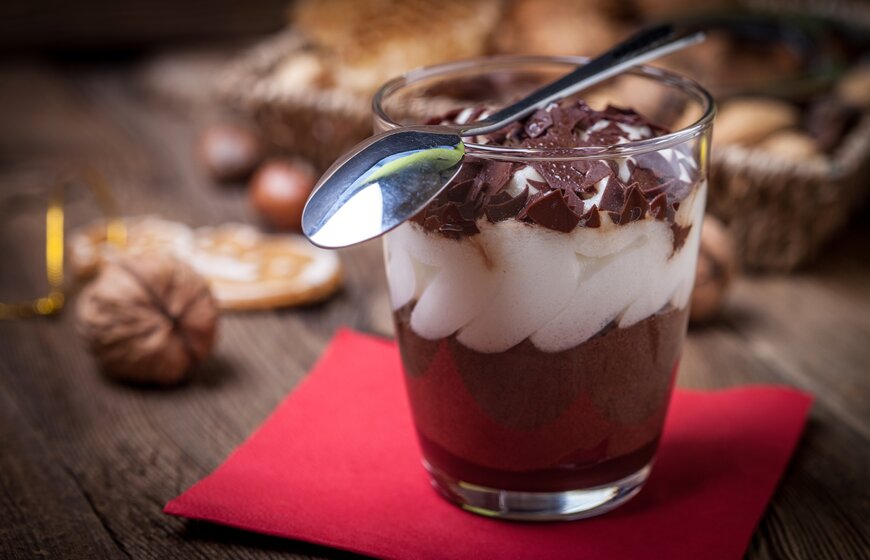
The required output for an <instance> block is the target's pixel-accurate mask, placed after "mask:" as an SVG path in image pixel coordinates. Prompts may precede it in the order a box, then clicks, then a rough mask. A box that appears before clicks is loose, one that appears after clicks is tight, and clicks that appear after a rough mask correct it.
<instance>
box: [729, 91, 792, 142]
mask: <svg viewBox="0 0 870 560" xmlns="http://www.w3.org/2000/svg"><path fill="white" fill-rule="evenodd" d="M797 123H798V111H797V109H796V108H795V107H794V106H793V105H792V104H790V103H786V102H785V101H778V100H776V99H766V98H763V97H747V98H742V99H734V100H732V101H728V102H726V103H725V104H724V105H722V109H721V110H720V111H719V115H718V116H717V117H716V122H715V124H714V125H713V142H714V143H716V144H717V145H722V144H740V145H743V146H752V145H754V144H757V143H758V142H761V141H762V140H764V139H765V138H767V137H768V136H770V135H771V134H773V133H774V132H778V131H780V130H783V129H786V128H793V127H795V126H796V125H797Z"/></svg>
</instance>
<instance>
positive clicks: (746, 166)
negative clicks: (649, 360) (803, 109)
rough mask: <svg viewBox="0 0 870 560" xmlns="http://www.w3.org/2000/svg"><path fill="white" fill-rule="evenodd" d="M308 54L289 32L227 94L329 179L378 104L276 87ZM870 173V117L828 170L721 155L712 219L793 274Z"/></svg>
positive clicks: (246, 66) (249, 59) (748, 255)
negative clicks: (286, 66) (282, 70)
mask: <svg viewBox="0 0 870 560" xmlns="http://www.w3.org/2000/svg"><path fill="white" fill-rule="evenodd" d="M306 48H307V46H306V44H305V41H304V40H303V39H302V38H301V37H299V36H298V35H296V34H294V33H293V32H291V31H286V32H283V33H281V34H279V35H277V36H275V37H274V38H272V39H270V40H269V41H267V42H264V43H262V44H260V45H259V46H257V47H255V48H254V49H253V50H251V51H249V52H248V53H246V54H245V55H244V56H243V57H242V58H241V59H239V60H237V61H236V62H234V63H233V64H232V66H231V67H230V68H228V70H227V72H226V73H225V75H224V76H223V77H222V79H221V80H220V81H219V82H220V84H221V85H220V88H219V89H220V91H221V95H222V97H223V98H224V99H226V100H228V101H229V102H230V104H231V105H233V106H235V107H237V108H240V109H241V110H243V111H244V112H246V113H248V114H249V115H251V116H252V117H253V118H254V119H255V120H256V121H257V122H258V123H259V125H260V127H261V128H262V130H263V131H264V134H265V135H266V137H267V139H268V140H269V141H270V142H272V143H273V144H274V145H275V146H276V147H277V148H278V149H279V150H281V151H286V152H288V153H291V154H294V155H299V156H302V157H304V158H306V159H308V160H310V161H311V162H312V163H313V164H314V165H316V166H317V167H319V168H320V169H325V168H326V167H328V166H329V165H330V164H331V163H332V162H333V161H335V160H336V159H337V158H338V157H339V156H341V155H342V154H343V153H345V152H346V151H347V150H348V149H349V148H351V147H352V146H353V145H354V144H356V143H357V142H359V141H360V140H362V139H363V138H365V137H367V136H369V135H370V134H371V126H372V124H371V100H370V98H369V97H368V96H365V95H362V94H358V93H352V92H347V91H342V90H337V89H328V88H319V89H304V88H287V87H286V86H284V87H282V85H281V84H279V83H277V81H276V80H275V79H274V73H275V70H276V68H277V67H278V65H280V64H281V63H282V62H283V61H284V60H286V59H287V57H288V56H289V53H292V52H294V51H304V50H305V49H306ZM868 173H870V116H868V115H865V116H864V118H863V120H862V121H861V122H860V123H859V124H858V125H857V126H856V127H855V128H854V129H853V130H852V131H851V132H850V134H849V135H848V137H847V138H845V139H844V140H843V141H842V143H841V145H840V147H839V148H838V150H837V151H836V153H834V154H833V155H831V156H830V157H829V158H827V159H826V160H825V161H798V162H792V161H785V160H780V159H774V158H772V157H771V156H769V155H766V154H764V153H763V152H761V151H756V150H752V149H747V148H742V147H739V146H725V147H721V148H720V147H717V146H715V145H714V148H713V157H712V162H711V169H710V174H711V181H710V197H709V202H708V204H709V210H710V212H711V213H713V214H714V215H716V216H718V217H720V218H721V219H722V220H723V221H724V222H725V223H726V224H727V225H728V227H729V229H730V230H731V231H732V233H733V235H734V236H735V239H736V241H737V245H738V247H740V254H741V260H742V262H743V265H744V266H745V267H746V268H747V269H750V270H776V271H788V270H791V269H794V268H795V267H797V266H798V265H800V264H803V263H805V262H807V261H808V260H809V259H811V258H812V257H813V256H814V255H815V254H816V253H817V252H818V250H819V249H820V248H821V247H822V245H823V244H824V243H825V242H826V241H827V240H828V239H830V238H831V236H832V235H834V234H835V233H837V231H838V230H839V229H841V228H842V227H843V226H844V225H845V223H846V222H847V220H848V218H849V215H850V213H851V212H852V211H853V210H854V209H855V207H856V206H858V205H859V204H860V203H861V202H862V201H863V199H864V198H865V195H866V193H867V191H868V190H870V181H868V180H867V179H866V177H867V174H868Z"/></svg>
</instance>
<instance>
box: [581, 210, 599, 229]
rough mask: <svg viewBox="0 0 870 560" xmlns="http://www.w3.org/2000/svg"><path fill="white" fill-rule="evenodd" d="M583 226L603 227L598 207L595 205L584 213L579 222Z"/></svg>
mask: <svg viewBox="0 0 870 560" xmlns="http://www.w3.org/2000/svg"><path fill="white" fill-rule="evenodd" d="M579 224H580V226H581V227H588V228H597V227H601V216H600V215H599V214H598V207H597V206H593V207H592V208H590V209H589V211H588V212H586V213H585V214H583V216H582V217H581V218H580V222H579Z"/></svg>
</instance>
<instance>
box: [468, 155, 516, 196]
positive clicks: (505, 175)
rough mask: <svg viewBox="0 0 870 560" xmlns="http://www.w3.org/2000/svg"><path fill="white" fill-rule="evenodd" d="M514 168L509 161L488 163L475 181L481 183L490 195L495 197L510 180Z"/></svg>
mask: <svg viewBox="0 0 870 560" xmlns="http://www.w3.org/2000/svg"><path fill="white" fill-rule="evenodd" d="M512 168H513V164H511V162H509V161H487V162H485V163H484V164H483V170H482V171H481V172H480V174H479V175H478V176H477V178H476V179H475V181H479V182H480V183H481V185H482V187H483V188H484V189H485V191H486V193H487V194H488V195H490V196H491V195H494V194H496V193H497V192H498V191H500V190H501V188H502V187H503V186H504V185H505V184H506V183H507V182H508V181H509V180H510V178H511V171H512ZM476 186H477V185H475V187H476Z"/></svg>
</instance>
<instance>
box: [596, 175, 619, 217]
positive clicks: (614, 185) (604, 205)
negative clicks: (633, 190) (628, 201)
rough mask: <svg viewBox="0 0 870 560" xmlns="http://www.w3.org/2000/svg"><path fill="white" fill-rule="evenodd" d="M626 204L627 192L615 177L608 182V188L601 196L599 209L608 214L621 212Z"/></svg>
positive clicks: (605, 188)
mask: <svg viewBox="0 0 870 560" xmlns="http://www.w3.org/2000/svg"><path fill="white" fill-rule="evenodd" d="M624 203H625V191H624V190H623V187H622V185H620V184H619V181H618V180H616V178H615V177H611V178H610V179H608V181H607V186H606V187H604V193H602V195H601V200H600V201H599V202H598V208H600V209H601V210H606V211H608V212H619V211H621V210H622V206H623V204H624Z"/></svg>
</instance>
